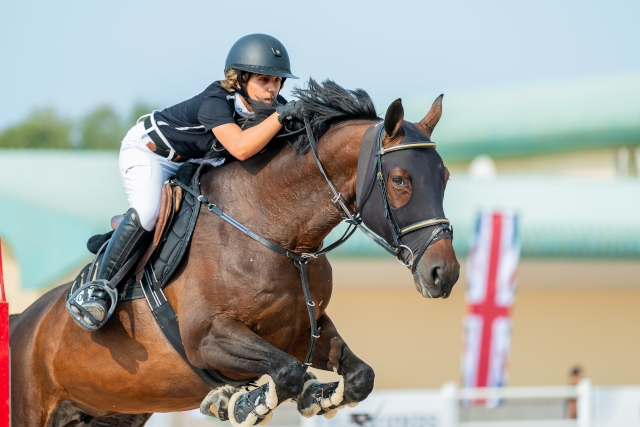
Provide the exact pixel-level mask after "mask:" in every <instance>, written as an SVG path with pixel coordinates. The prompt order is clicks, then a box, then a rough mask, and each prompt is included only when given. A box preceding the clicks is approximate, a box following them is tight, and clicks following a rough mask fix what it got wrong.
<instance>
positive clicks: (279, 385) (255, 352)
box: [184, 315, 304, 427]
mask: <svg viewBox="0 0 640 427" xmlns="http://www.w3.org/2000/svg"><path fill="white" fill-rule="evenodd" d="M199 334H200V336H195V337H193V339H186V340H184V342H185V343H191V345H190V346H188V347H187V348H186V350H187V357H188V358H189V361H190V362H191V363H192V364H193V365H194V366H196V367H198V368H201V369H216V370H219V371H221V372H222V373H223V374H226V375H233V374H241V375H242V374H245V375H255V374H267V375H269V376H270V377H271V379H270V380H269V382H268V383H266V384H263V385H261V386H259V387H257V388H255V389H253V390H251V391H248V390H243V389H236V388H233V387H230V386H225V387H220V388H218V389H216V390H213V391H212V392H211V393H209V394H208V395H207V397H206V398H205V399H204V401H203V403H202V405H201V411H202V412H203V413H205V414H207V415H214V416H217V417H218V418H219V419H221V420H223V421H225V420H227V419H228V420H229V421H231V424H232V425H233V426H234V427H248V426H252V425H254V424H256V423H262V424H265V423H267V422H268V421H269V420H270V418H271V411H272V410H273V409H275V408H276V406H277V405H278V404H279V403H280V402H283V401H285V400H287V399H290V398H293V397H296V396H298V395H299V394H300V393H301V392H302V388H303V384H304V380H303V376H304V369H303V365H302V364H301V363H300V362H299V361H298V360H296V359H295V358H294V357H293V356H290V355H288V354H286V353H285V352H283V351H281V350H279V349H277V348H276V347H274V346H273V345H271V344H269V343H268V342H267V341H265V340H263V339H262V338H260V337H259V336H258V335H256V334H255V333H254V332H253V331H251V330H250V329H249V328H248V327H247V326H246V325H245V324H244V323H242V322H240V321H238V320H235V319H231V318H229V317H227V316H225V315H219V316H216V317H215V318H214V319H213V320H212V322H211V324H210V325H209V326H208V327H207V329H206V330H202V329H200V332H199ZM195 335H198V332H195Z"/></svg>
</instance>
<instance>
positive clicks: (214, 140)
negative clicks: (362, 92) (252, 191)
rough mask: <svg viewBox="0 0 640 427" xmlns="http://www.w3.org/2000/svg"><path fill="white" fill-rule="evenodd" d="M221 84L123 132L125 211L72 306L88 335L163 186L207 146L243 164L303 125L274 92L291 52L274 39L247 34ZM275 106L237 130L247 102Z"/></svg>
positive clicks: (100, 319)
mask: <svg viewBox="0 0 640 427" xmlns="http://www.w3.org/2000/svg"><path fill="white" fill-rule="evenodd" d="M224 74H225V79H224V80H221V81H216V82H214V83H212V84H211V85H210V86H209V87H207V88H206V89H205V90H204V92H202V93H200V94H198V95H196V96H194V97H193V98H191V99H189V100H186V101H184V102H181V103H179V104H176V105H174V106H172V107H169V108H165V109H164V110H162V111H154V112H152V113H151V114H149V115H147V116H143V117H146V118H145V120H144V122H141V121H140V119H142V117H141V118H140V119H139V120H138V123H137V124H136V125H135V126H134V127H132V128H131V130H129V132H128V133H127V135H126V136H125V138H124V140H123V141H122V147H121V148H120V159H119V163H120V176H121V177H122V182H123V184H124V187H125V190H126V192H127V198H128V200H129V205H130V206H131V208H130V209H129V210H128V211H127V213H126V214H125V216H124V219H123V220H122V222H121V223H120V225H119V226H118V228H117V229H116V231H115V232H114V234H113V236H112V237H111V240H110V241H109V243H108V245H107V247H106V250H105V252H104V257H103V259H102V262H101V264H100V265H99V268H98V272H97V276H96V279H95V280H94V281H93V283H95V285H98V286H94V287H93V288H89V289H93V291H92V292H88V293H84V294H82V295H84V296H81V297H80V298H78V299H76V301H75V302H74V303H73V304H71V305H70V306H69V307H70V310H71V311H72V315H73V317H74V319H75V320H76V322H78V323H79V324H80V325H81V326H82V327H83V328H85V329H87V330H94V329H97V328H99V327H100V326H102V325H103V324H104V322H106V320H107V319H106V316H107V312H108V310H109V307H110V305H111V304H115V301H110V297H109V296H108V294H107V293H106V292H104V291H103V290H102V289H100V288H101V287H104V286H106V285H107V283H108V281H109V280H111V278H112V277H113V276H114V275H115V274H116V273H117V272H118V271H119V270H120V269H121V268H122V266H123V265H124V264H125V262H126V261H127V259H128V258H129V256H130V255H131V254H133V253H134V252H135V251H136V250H137V249H138V247H139V246H140V245H142V244H143V243H144V241H145V240H146V239H145V238H146V237H147V236H148V235H149V234H150V233H151V231H152V230H153V229H154V228H155V224H156V220H157V217H158V212H159V209H160V195H161V189H162V185H163V184H164V182H165V181H166V180H167V179H168V178H170V177H171V176H173V175H175V173H176V171H177V170H178V167H179V166H180V164H182V163H183V162H185V161H187V160H189V159H200V158H203V157H204V156H205V154H207V153H208V152H209V151H210V150H211V149H214V150H216V151H223V152H225V153H224V155H223V156H222V157H221V158H219V159H218V161H217V163H216V164H215V165H216V166H218V165H220V164H222V163H224V161H225V160H226V159H228V158H229V157H230V156H231V157H234V158H236V159H237V160H246V159H248V158H250V157H252V156H254V155H255V154H257V153H259V152H260V151H262V149H263V148H264V147H265V146H266V145H267V143H268V142H269V141H270V140H271V139H272V138H273V137H274V136H275V135H276V134H277V133H278V131H279V130H280V129H281V127H282V125H283V123H284V122H285V121H288V120H293V119H297V120H302V109H301V108H300V106H299V104H297V103H296V102H295V101H292V102H289V103H286V100H285V99H284V98H283V97H282V96H280V95H279V92H280V89H282V85H283V84H284V81H285V80H286V79H287V78H293V79H297V78H298V77H296V76H294V75H293V74H291V69H290V64H289V55H288V54H287V51H286V49H285V48H284V46H283V45H282V43H280V42H279V41H278V40H277V39H276V38H275V37H271V36H269V35H266V34H251V35H248V36H245V37H242V38H241V39H240V40H238V41H237V42H236V43H235V44H234V45H233V46H232V47H231V50H230V51H229V54H228V55H227V60H226V63H225V68H224ZM248 98H250V99H252V100H254V101H260V102H265V103H267V104H269V105H272V104H276V101H277V104H281V105H278V106H277V107H276V112H275V113H273V114H272V115H271V116H270V117H268V118H267V119H266V120H264V121H263V122H262V123H260V124H258V125H257V126H254V127H251V128H249V129H246V130H244V129H242V128H241V127H240V126H239V125H238V121H239V119H240V118H242V117H244V118H246V117H249V116H251V114H252V108H251V105H250V104H249V102H247V99H248Z"/></svg>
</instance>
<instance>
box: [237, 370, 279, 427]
mask: <svg viewBox="0 0 640 427" xmlns="http://www.w3.org/2000/svg"><path fill="white" fill-rule="evenodd" d="M276 406H278V395H277V394H276V385H275V383H274V382H273V380H272V379H269V382H268V383H267V384H263V385H261V386H260V387H257V388H256V389H254V390H251V391H240V392H238V393H235V394H234V395H233V396H231V399H229V408H231V410H230V411H229V421H231V425H232V426H233V427H250V426H252V425H255V424H260V425H264V424H267V423H268V422H269V421H271V416H272V414H271V411H272V410H273V409H275V408H276Z"/></svg>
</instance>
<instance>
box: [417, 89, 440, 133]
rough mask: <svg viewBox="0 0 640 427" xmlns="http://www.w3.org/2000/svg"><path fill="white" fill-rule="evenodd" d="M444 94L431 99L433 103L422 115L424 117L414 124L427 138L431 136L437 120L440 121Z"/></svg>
mask: <svg viewBox="0 0 640 427" xmlns="http://www.w3.org/2000/svg"><path fill="white" fill-rule="evenodd" d="M443 97H444V94H442V95H440V96H439V97H437V98H436V100H435V101H433V105H432V106H431V109H430V110H429V112H428V113H427V115H426V116H424V119H422V120H420V121H419V122H418V123H416V125H417V126H418V127H419V128H420V130H421V131H422V132H424V133H425V135H427V136H428V137H429V138H431V134H432V133H433V129H434V128H435V127H436V125H437V124H438V122H439V121H440V117H441V116H442V98H443Z"/></svg>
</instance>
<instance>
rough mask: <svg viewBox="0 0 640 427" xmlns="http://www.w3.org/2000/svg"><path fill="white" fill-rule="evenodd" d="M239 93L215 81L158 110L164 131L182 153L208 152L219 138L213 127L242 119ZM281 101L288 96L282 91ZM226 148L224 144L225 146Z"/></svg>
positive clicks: (195, 155) (199, 154)
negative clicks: (191, 95)
mask: <svg viewBox="0 0 640 427" xmlns="http://www.w3.org/2000/svg"><path fill="white" fill-rule="evenodd" d="M234 96H235V94H234V93H229V92H227V91H226V90H225V89H224V88H223V87H222V86H221V85H220V82H214V83H212V84H211V85H209V87H207V88H206V89H205V90H204V91H203V92H202V93H201V94H199V95H196V96H194V97H193V98H191V99H188V100H186V101H184V102H181V103H179V104H176V105H174V106H173V107H169V108H165V109H164V110H162V111H158V112H156V113H155V115H154V118H155V119H156V123H157V124H158V127H159V128H160V130H161V131H162V134H163V135H164V136H165V138H167V140H168V141H169V143H170V144H171V146H172V147H173V149H174V150H176V152H177V153H178V154H180V155H181V156H183V157H187V158H191V159H200V158H203V157H204V156H205V154H207V153H208V152H209V151H210V150H211V147H212V145H213V144H214V143H215V142H216V138H215V135H214V134H213V132H211V129H213V128H215V127H216V126H221V125H226V124H229V123H236V124H237V123H238V119H239V118H240V114H239V113H238V112H237V111H236V108H235V98H234ZM277 100H278V102H280V103H286V100H285V99H284V98H282V97H281V96H280V95H278V99H277ZM221 148H222V147H221Z"/></svg>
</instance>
